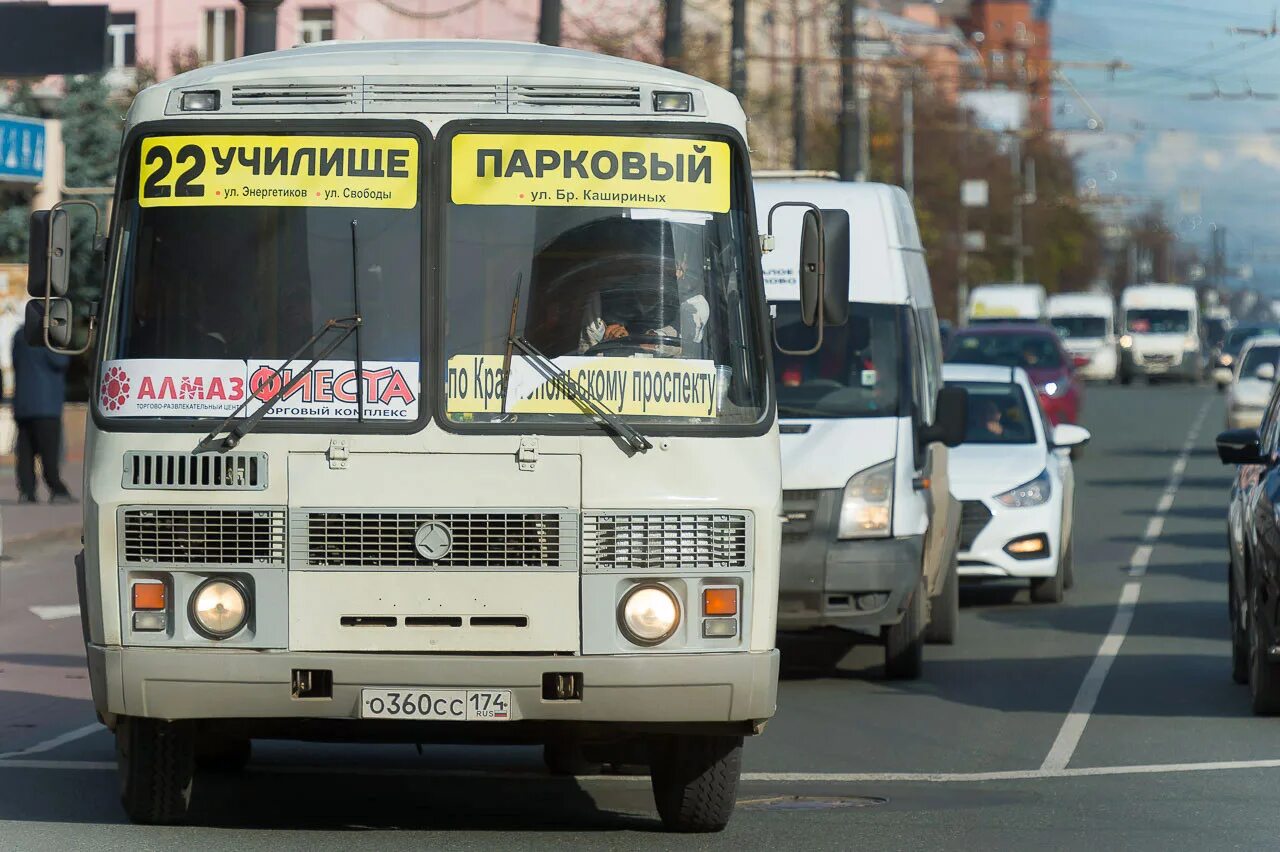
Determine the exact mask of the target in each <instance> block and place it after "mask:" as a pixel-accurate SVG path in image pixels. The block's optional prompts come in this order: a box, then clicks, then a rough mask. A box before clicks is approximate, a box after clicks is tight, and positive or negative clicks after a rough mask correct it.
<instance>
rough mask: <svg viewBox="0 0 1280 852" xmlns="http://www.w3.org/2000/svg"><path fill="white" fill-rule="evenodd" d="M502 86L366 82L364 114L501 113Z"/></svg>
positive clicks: (505, 99)
mask: <svg viewBox="0 0 1280 852" xmlns="http://www.w3.org/2000/svg"><path fill="white" fill-rule="evenodd" d="M506 101H507V92H506V85H505V83H498V82H476V83H462V82H458V83H453V82H445V83H440V82H437V83H430V82H421V81H420V82H412V81H403V82H399V81H368V80H367V81H366V82H365V87H364V111H365V112H505V111H506V108H507V103H506Z"/></svg>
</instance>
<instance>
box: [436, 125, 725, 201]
mask: <svg viewBox="0 0 1280 852" xmlns="http://www.w3.org/2000/svg"><path fill="white" fill-rule="evenodd" d="M731 156H732V154H731V150H730V148H729V145H728V143H726V142H715V141H712V140H709V139H670V138H664V137H654V136H551V135H544V134H536V133H535V134H520V133H460V134H458V135H457V136H455V137H453V144H452V160H451V167H450V172H451V174H450V197H451V198H452V199H453V202H454V203H455V204H505V205H517V206H518V205H538V206H554V207H642V208H654V209H663V210H696V211H700V212H705V213H724V212H726V211H727V210H728V209H729V197H730V193H729V188H730V184H731V181H730V169H731V167H732V160H731Z"/></svg>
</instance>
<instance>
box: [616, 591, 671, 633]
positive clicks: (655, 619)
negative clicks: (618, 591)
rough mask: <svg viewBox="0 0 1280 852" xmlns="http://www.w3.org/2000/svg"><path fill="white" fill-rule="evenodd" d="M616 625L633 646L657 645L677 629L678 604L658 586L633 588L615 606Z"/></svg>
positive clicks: (669, 592)
mask: <svg viewBox="0 0 1280 852" xmlns="http://www.w3.org/2000/svg"><path fill="white" fill-rule="evenodd" d="M618 626H619V627H620V628H622V632H623V634H624V635H625V636H626V637H627V638H628V639H630V640H631V641H632V642H633V643H635V644H636V645H658V644H661V643H662V642H665V641H666V640H668V639H670V638H671V636H672V634H674V633H675V632H676V628H677V627H679V626H680V602H679V601H678V600H676V596H675V593H674V592H672V591H671V590H670V589H669V588H667V587H666V586H664V585H662V584H660V583H644V584H641V585H639V586H635V587H633V588H632V589H631V590H630V591H628V592H627V593H626V594H625V595H623V597H622V603H621V604H619V605H618Z"/></svg>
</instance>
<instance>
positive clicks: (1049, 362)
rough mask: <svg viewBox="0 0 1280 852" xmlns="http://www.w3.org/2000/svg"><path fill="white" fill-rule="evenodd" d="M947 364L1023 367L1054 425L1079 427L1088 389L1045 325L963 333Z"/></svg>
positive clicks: (954, 339)
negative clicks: (1074, 425)
mask: <svg viewBox="0 0 1280 852" xmlns="http://www.w3.org/2000/svg"><path fill="white" fill-rule="evenodd" d="M946 360H947V361H948V362H951V363H955V364H998V365H1001V366H1005V367H1022V368H1023V369H1025V370H1026V371H1027V375H1028V376H1030V377H1031V381H1032V382H1033V383H1034V384H1035V386H1036V395H1037V396H1039V398H1040V404H1041V405H1042V406H1043V407H1044V412H1045V414H1046V415H1048V417H1049V420H1050V421H1052V423H1053V425H1055V426H1057V425H1058V424H1059V423H1077V422H1079V419H1080V409H1081V408H1082V406H1083V404H1084V386H1083V384H1082V383H1081V382H1080V380H1079V379H1078V378H1076V373H1075V366H1074V363H1073V361H1072V359H1071V356H1070V355H1069V354H1067V350H1066V349H1065V348H1064V347H1063V345H1062V341H1061V340H1060V339H1059V337H1058V335H1057V333H1056V332H1055V331H1054V330H1053V329H1052V328H1050V327H1049V326H1045V325H1030V324H1018V325H1014V324H1008V325H983V326H973V327H970V328H965V329H960V330H958V331H956V332H955V334H954V335H953V336H952V339H951V345H950V346H949V347H948V349H947V358H946Z"/></svg>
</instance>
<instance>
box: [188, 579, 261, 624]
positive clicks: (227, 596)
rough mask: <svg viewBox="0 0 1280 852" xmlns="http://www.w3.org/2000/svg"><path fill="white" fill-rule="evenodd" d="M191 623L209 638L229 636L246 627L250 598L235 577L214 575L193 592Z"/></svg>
mask: <svg viewBox="0 0 1280 852" xmlns="http://www.w3.org/2000/svg"><path fill="white" fill-rule="evenodd" d="M190 612H191V623H192V624H193V625H194V626H195V628H196V629H197V630H199V631H200V632H201V633H203V634H204V635H205V636H207V637H209V638H210V639H226V638H228V637H230V636H234V635H235V634H236V633H238V632H239V631H240V628H242V627H244V624H245V621H247V620H248V618H249V598H248V596H247V595H246V594H245V591H244V589H243V588H242V587H241V586H240V584H239V583H237V582H235V581H234V580H228V579H225V578H223V577H213V578H210V579H208V580H205V581H204V582H203V583H201V584H200V585H199V586H198V587H197V588H196V590H195V592H194V593H193V594H192V595H191V606H190Z"/></svg>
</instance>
